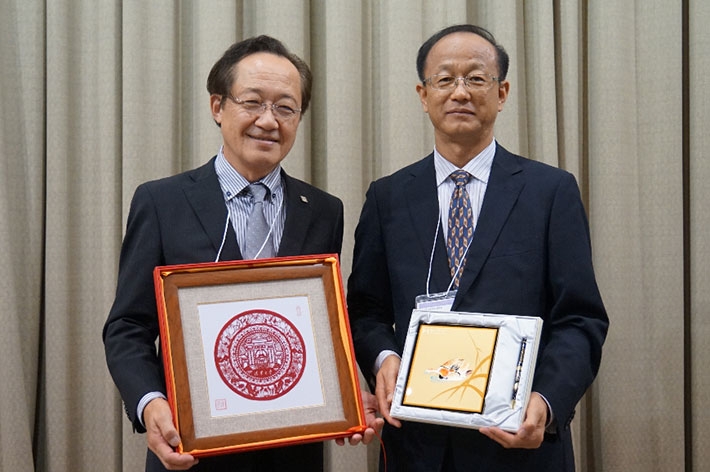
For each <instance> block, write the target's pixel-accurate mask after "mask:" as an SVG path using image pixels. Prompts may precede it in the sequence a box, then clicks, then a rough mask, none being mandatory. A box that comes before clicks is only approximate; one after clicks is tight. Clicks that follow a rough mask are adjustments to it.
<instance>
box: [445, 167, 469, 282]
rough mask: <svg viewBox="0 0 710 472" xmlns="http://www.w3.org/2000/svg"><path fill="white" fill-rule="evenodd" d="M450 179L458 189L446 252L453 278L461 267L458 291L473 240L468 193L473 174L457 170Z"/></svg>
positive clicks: (451, 207) (450, 217)
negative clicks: (469, 246)
mask: <svg viewBox="0 0 710 472" xmlns="http://www.w3.org/2000/svg"><path fill="white" fill-rule="evenodd" d="M449 177H450V178H451V180H453V181H454V183H455V184H456V188H455V189H454V192H453V193H452V194H451V202H450V203H449V232H448V234H447V235H446V251H447V253H448V255H449V268H450V269H451V277H454V274H456V269H457V268H458V267H459V266H461V270H459V273H458V274H457V275H456V278H455V279H454V284H453V286H452V287H453V288H454V289H456V288H458V286H459V281H460V280H461V274H462V273H463V266H464V265H465V264H466V258H465V254H466V248H468V245H469V243H470V242H471V238H473V211H472V210H471V199H470V198H469V196H468V192H467V191H466V184H467V183H468V181H469V180H471V174H469V173H468V172H466V171H464V170H457V171H455V172H452V173H451V175H450V176H449Z"/></svg>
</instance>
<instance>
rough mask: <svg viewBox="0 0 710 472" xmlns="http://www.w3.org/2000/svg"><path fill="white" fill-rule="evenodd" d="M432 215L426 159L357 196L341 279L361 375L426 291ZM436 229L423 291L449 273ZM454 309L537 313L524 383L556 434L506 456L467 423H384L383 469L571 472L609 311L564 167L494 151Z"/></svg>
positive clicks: (395, 343)
mask: <svg viewBox="0 0 710 472" xmlns="http://www.w3.org/2000/svg"><path fill="white" fill-rule="evenodd" d="M438 218H439V208H438V199H437V194H436V179H435V170H434V157H433V154H431V155H429V156H428V157H426V158H424V159H423V160H421V161H419V162H417V163H415V164H412V165H410V166H408V167H405V168H404V169H401V170H400V171H398V172H396V173H394V174H392V175H391V176H388V177H385V178H382V179H380V180H377V181H375V182H373V183H372V184H371V186H370V188H369V190H368V192H367V197H366V201H365V204H364V206H363V210H362V214H361V216H360V221H359V223H358V226H357V229H356V232H355V255H354V260H353V270H352V274H351V276H350V278H349V281H348V310H349V314H350V321H351V325H352V333H353V342H354V345H355V351H356V355H357V358H358V362H359V364H360V367H361V369H362V371H363V372H365V373H366V374H367V373H370V372H372V370H373V366H374V363H375V359H376V357H377V355H378V354H379V353H380V352H381V351H382V350H385V349H389V350H393V351H396V352H399V353H401V352H402V348H403V346H404V340H405V337H406V333H407V327H408V325H409V318H410V315H411V312H412V309H413V308H414V305H415V297H416V296H417V295H421V294H425V293H427V287H426V283H427V273H428V268H429V260H430V257H431V250H432V245H433V244H434V238H435V234H436V227H437V219H438ZM445 233H446V231H439V236H438V238H437V240H436V243H435V244H436V248H435V254H434V258H433V266H432V275H431V286H430V289H429V292H430V293H436V292H443V291H445V290H446V289H447V287H448V284H449V282H450V280H451V276H450V272H449V266H448V260H447V256H446V248H445ZM452 310H454V311H471V312H484V313H486V312H488V313H507V314H517V315H535V316H540V317H541V318H542V319H543V320H544V323H543V331H542V340H541V346H540V350H539V357H538V365H537V368H536V371H535V376H534V382H533V390H535V391H537V392H539V393H541V394H542V395H543V396H544V397H545V398H546V399H547V400H548V401H549V404H550V407H551V410H552V413H553V415H554V418H555V420H556V426H557V428H556V434H550V435H546V439H545V441H544V443H543V445H542V446H541V447H540V448H539V449H537V450H534V451H524V450H512V451H510V450H505V449H503V448H502V447H500V446H498V445H497V444H496V443H494V442H493V441H490V440H489V439H487V438H486V437H484V436H483V435H481V434H480V433H478V432H477V431H473V430H465V429H461V428H447V427H441V426H434V425H425V424H416V423H406V424H405V426H404V427H403V428H402V430H395V429H394V428H389V427H388V426H386V428H385V433H384V434H385V447H386V451H387V459H388V461H387V465H388V470H390V471H400V470H407V471H410V470H420V469H418V468H416V467H417V466H415V465H414V464H415V463H417V464H421V470H439V467H440V465H441V464H442V463H443V462H444V461H451V462H454V463H460V464H471V463H476V464H478V467H479V468H477V469H475V470H495V471H496V472H498V471H502V470H509V469H510V470H516V471H525V470H530V471H539V470H545V471H557V470H559V471H570V472H571V471H573V470H574V465H573V457H572V448H571V438H570V434H569V424H570V422H571V420H572V417H573V414H574V408H575V405H576V404H577V402H578V401H579V400H580V398H581V397H582V395H583V394H584V392H585V391H586V390H587V388H588V387H589V385H590V384H591V383H592V381H593V379H594V377H595V375H596V373H597V370H598V368H599V363H600V359H601V348H602V344H603V342H604V339H605V336H606V332H607V328H608V318H607V315H606V312H605V309H604V306H603V303H602V300H601V296H600V294H599V291H598V288H597V284H596V281H595V277H594V272H593V268H592V258H591V245H590V238H589V230H588V224H587V219H586V214H585V211H584V207H583V205H582V201H581V198H580V195H579V190H578V187H577V184H576V181H575V179H574V177H573V176H572V175H571V174H569V173H568V172H565V171H563V170H560V169H557V168H554V167H551V166H548V165H545V164H542V163H539V162H535V161H531V160H528V159H525V158H523V157H521V156H516V155H514V154H511V153H510V152H508V151H506V150H505V149H503V148H502V147H501V146H500V145H498V146H497V150H496V154H495V157H494V159H493V164H492V168H491V174H490V178H489V182H488V186H487V190H486V194H485V196H484V200H483V205H482V208H481V213H480V217H479V221H478V222H477V225H476V229H475V234H474V238H473V242H472V244H471V247H470V249H469V254H468V258H467V261H466V265H465V267H464V269H463V274H462V277H461V281H460V285H459V289H458V293H457V295H456V298H455V300H454V304H453V307H452ZM393 325H394V329H393V328H392V326H393ZM447 447H448V450H447ZM462 470H463V469H462ZM466 470H468V469H466Z"/></svg>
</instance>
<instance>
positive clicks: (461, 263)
mask: <svg viewBox="0 0 710 472" xmlns="http://www.w3.org/2000/svg"><path fill="white" fill-rule="evenodd" d="M440 227H441V208H439V215H438V217H437V218H436V232H435V233H434V243H433V245H432V247H431V256H430V257H429V271H428V273H427V277H426V296H427V297H431V296H432V295H431V294H430V293H429V284H430V282H431V270H432V266H433V265H434V251H435V250H436V240H437V238H438V237H439V228H440ZM474 232H475V230H474ZM472 242H473V234H472V235H471V239H470V240H469V241H468V244H467V245H466V250H465V251H464V253H463V257H462V258H461V261H459V264H458V266H457V267H456V272H454V275H453V277H451V282H449V286H448V287H447V288H446V292H444V293H443V295H444V296H448V295H449V292H451V287H453V286H454V280H456V277H457V276H458V275H459V272H460V271H461V268H462V267H463V263H464V261H465V260H466V256H467V255H468V249H469V248H470V247H471V243H472ZM447 256H448V255H447Z"/></svg>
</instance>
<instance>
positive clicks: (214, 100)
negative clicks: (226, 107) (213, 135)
mask: <svg viewBox="0 0 710 472" xmlns="http://www.w3.org/2000/svg"><path fill="white" fill-rule="evenodd" d="M222 109H223V107H222V95H218V94H216V93H213V94H212V95H210V111H211V112H212V118H213V119H214V121H215V123H217V126H221V125H222Z"/></svg>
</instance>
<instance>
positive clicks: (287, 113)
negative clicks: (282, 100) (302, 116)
mask: <svg viewBox="0 0 710 472" xmlns="http://www.w3.org/2000/svg"><path fill="white" fill-rule="evenodd" d="M227 98H229V99H230V100H231V101H233V102H234V103H236V104H237V105H239V106H240V107H242V109H244V111H246V112H247V113H249V114H250V115H254V116H260V115H263V114H264V112H265V111H266V109H267V108H271V113H273V114H274V117H275V118H276V119H278V120H283V121H288V120H290V119H292V118H294V117H295V116H296V115H298V114H299V113H301V109H300V108H292V107H290V106H288V105H279V104H276V103H271V104H269V103H267V102H262V101H260V100H242V99H241V98H239V97H233V96H231V95H227Z"/></svg>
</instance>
